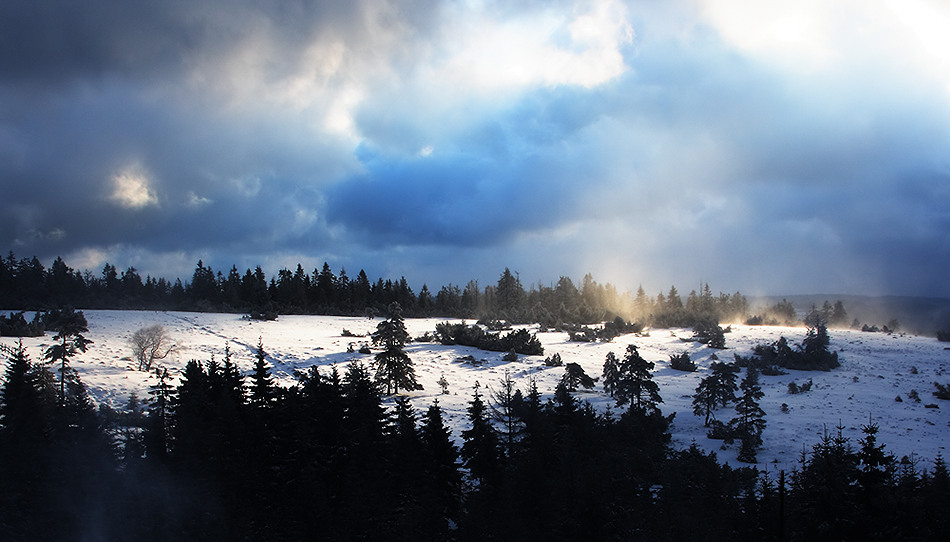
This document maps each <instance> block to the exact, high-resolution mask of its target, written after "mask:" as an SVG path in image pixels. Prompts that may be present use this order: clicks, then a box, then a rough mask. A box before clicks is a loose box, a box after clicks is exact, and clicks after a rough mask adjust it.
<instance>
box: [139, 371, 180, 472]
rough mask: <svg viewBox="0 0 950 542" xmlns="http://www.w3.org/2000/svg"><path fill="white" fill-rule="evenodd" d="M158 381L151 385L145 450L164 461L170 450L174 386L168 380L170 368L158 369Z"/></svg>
mask: <svg viewBox="0 0 950 542" xmlns="http://www.w3.org/2000/svg"><path fill="white" fill-rule="evenodd" d="M155 376H156V377H157V378H158V382H156V383H155V384H154V385H152V386H150V387H149V392H148V394H149V395H151V396H152V400H151V406H150V408H149V412H148V419H147V420H146V427H145V435H144V437H145V443H144V444H145V452H146V454H147V456H148V457H150V458H153V459H156V460H158V461H163V460H164V459H165V458H166V456H167V455H168V452H169V448H170V446H169V444H170V442H169V431H170V430H171V427H170V425H171V419H170V418H171V407H172V394H173V390H172V386H171V383H170V382H169V380H168V378H169V377H168V369H166V368H164V367H163V368H161V369H156V371H155Z"/></svg>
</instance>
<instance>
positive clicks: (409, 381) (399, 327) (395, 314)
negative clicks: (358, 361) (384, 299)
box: [373, 302, 422, 395]
mask: <svg viewBox="0 0 950 542" xmlns="http://www.w3.org/2000/svg"><path fill="white" fill-rule="evenodd" d="M409 341H410V337H409V332H408V331H406V324H405V322H403V319H402V308H401V307H400V306H399V303H396V302H393V303H390V304H389V317H388V318H387V319H385V320H383V321H382V322H380V323H379V325H378V326H377V327H376V332H375V333H373V343H375V344H378V345H382V347H383V351H382V352H380V353H378V354H376V357H375V363H376V381H377V382H379V383H380V384H385V386H386V395H392V394H394V393H399V388H402V389H404V390H407V391H412V390H419V389H422V386H420V385H419V384H418V383H417V382H416V372H415V369H413V366H412V359H411V358H410V357H409V355H408V354H406V352H405V351H404V350H403V349H404V348H405V346H406V344H407V343H408V342H409Z"/></svg>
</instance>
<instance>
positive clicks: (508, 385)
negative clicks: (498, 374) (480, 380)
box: [489, 369, 523, 457]
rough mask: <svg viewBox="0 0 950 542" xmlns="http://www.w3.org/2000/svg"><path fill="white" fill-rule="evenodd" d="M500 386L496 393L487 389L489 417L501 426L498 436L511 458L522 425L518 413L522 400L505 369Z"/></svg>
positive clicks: (508, 372)
mask: <svg viewBox="0 0 950 542" xmlns="http://www.w3.org/2000/svg"><path fill="white" fill-rule="evenodd" d="M500 384H501V386H500V387H499V389H498V390H497V391H495V390H492V389H491V388H489V397H490V398H491V404H490V409H491V417H492V419H494V420H495V421H497V422H498V423H500V424H501V426H502V430H501V431H500V436H501V438H502V440H503V441H504V444H505V451H506V453H507V456H508V457H511V455H512V454H513V453H514V448H515V443H516V442H517V441H518V439H519V437H520V435H521V431H522V425H523V424H522V422H521V418H520V416H519V415H518V413H519V411H520V410H521V402H522V401H523V399H522V397H521V391H520V390H518V389H517V388H515V382H514V380H512V379H511V372H510V371H509V370H508V369H505V376H504V377H503V378H502V380H501V383H500Z"/></svg>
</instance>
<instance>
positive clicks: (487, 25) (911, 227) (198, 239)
mask: <svg viewBox="0 0 950 542" xmlns="http://www.w3.org/2000/svg"><path fill="white" fill-rule="evenodd" d="M947 28H950V7H947V5H946V4H945V3H943V2H940V1H937V0H933V1H924V0H902V1H901V2H892V1H885V0H875V1H866V0H860V1H859V0H854V1H849V0H845V1H840V2H833V3H829V2H822V1H810V0H809V1H802V2H794V3H789V2H777V1H776V2H773V1H767V2H756V3H754V4H752V3H749V2H743V1H738V0H737V1H722V0H716V1H712V0H710V1H703V0H693V1H689V0H682V1H669V2H654V1H643V2H636V1H630V2H621V1H611V0H605V1H590V2H535V1H524V2H492V1H468V2H465V1H459V2H438V1H415V2H412V1H406V2H396V1H392V2H381V1H377V0H372V1H370V0H367V1H353V2H336V1H324V2H297V1H276V2H267V3H265V4H263V5H259V3H258V2H231V1H229V2H200V3H195V2H191V1H167V2H145V3H141V2H124V1H104V2H96V3H91V4H90V3H82V2H80V3H76V2H46V3H44V5H43V7H37V6H36V5H35V3H33V2H25V1H11V2H4V3H3V5H2V6H0V250H4V251H5V250H7V249H12V250H13V251H14V252H15V253H16V255H17V256H18V257H28V256H32V255H36V256H38V257H40V258H41V259H42V260H43V261H44V263H47V264H48V263H49V262H50V261H51V260H52V259H53V258H54V257H56V256H62V257H63V258H64V259H65V260H66V262H67V263H68V264H69V265H71V266H73V267H76V268H79V269H90V270H92V271H94V272H98V271H99V270H101V269H102V266H103V264H104V263H106V262H110V263H112V264H114V265H116V266H118V267H119V268H120V269H124V268H126V267H128V266H135V267H136V268H137V269H139V270H140V272H141V273H142V275H143V276H144V275H145V274H151V275H152V276H163V277H168V278H174V277H182V278H183V279H187V278H188V277H190V275H191V272H192V270H193V269H194V267H195V263H196V262H197V261H198V260H199V259H203V260H204V262H205V263H207V264H210V265H211V266H212V267H214V269H215V270H221V269H222V268H223V270H224V271H226V270H227V269H229V268H230V266H231V265H232V264H234V265H237V266H238V268H239V269H240V270H242V271H243V269H244V268H246V267H251V268H253V267H254V266H255V265H258V264H260V265H262V266H263V267H264V269H265V270H266V271H267V272H268V273H269V274H270V273H273V272H275V271H276V270H277V268H279V267H281V266H295V265H296V264H297V263H298V262H299V263H302V264H303V265H304V267H305V268H308V270H309V269H313V268H314V267H317V266H319V265H321V264H322V262H324V261H327V262H328V263H329V264H330V265H331V266H332V267H333V268H334V269H335V270H337V269H339V268H341V267H345V268H346V269H347V270H348V271H349V272H350V273H351V274H355V272H356V271H357V270H358V269H359V268H365V269H366V271H367V274H368V275H369V276H370V277H377V276H399V275H405V276H407V277H408V278H410V279H411V280H412V281H413V287H415V288H418V287H419V286H421V283H422V282H428V283H429V284H430V285H438V284H445V283H448V282H455V283H459V282H461V283H464V282H465V281H467V280H469V279H471V278H475V279H479V280H484V281H486V282H492V281H494V280H495V279H497V277H498V273H499V272H500V271H501V270H502V269H503V268H504V267H505V266H508V267H510V268H511V269H512V270H518V271H519V273H520V276H521V280H522V282H524V283H525V284H526V285H528V284H531V283H534V282H536V281H539V280H540V281H543V282H545V283H548V282H552V281H555V280H556V279H557V276H558V275H572V276H574V277H579V276H582V275H583V274H584V273H586V272H592V273H594V274H595V276H596V277H597V278H598V279H599V280H603V281H611V282H613V283H615V284H617V285H618V286H619V287H620V288H632V289H635V288H636V287H637V285H638V284H643V286H644V287H645V288H646V289H647V290H648V291H658V290H663V289H666V288H668V287H669V285H670V284H673V283H675V284H681V285H683V287H684V288H686V289H687V290H688V288H689V287H690V286H692V285H696V286H698V284H699V281H700V280H703V281H707V282H709V283H711V284H712V286H713V288H714V289H717V290H723V291H735V290H739V289H741V290H742V291H743V292H744V293H749V294H760V293H761V294H785V293H789V294H791V293H819V292H834V293H842V294H909V295H936V296H944V297H950V283H948V282H947V280H946V270H947V268H948V265H950V182H948V181H950V163H948V162H950V122H948V121H950V57H948V56H947V51H948V50H950V37H948V34H947V32H946V29H947Z"/></svg>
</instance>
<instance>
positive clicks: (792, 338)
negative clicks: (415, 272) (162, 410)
mask: <svg viewBox="0 0 950 542" xmlns="http://www.w3.org/2000/svg"><path fill="white" fill-rule="evenodd" d="M85 314H86V318H87V319H88V321H89V332H88V333H87V334H86V337H87V338H89V339H91V340H92V341H93V344H92V345H91V346H90V348H89V351H88V352H87V353H85V354H83V355H81V356H79V357H77V358H76V359H75V360H74V361H73V364H72V365H73V367H74V368H75V369H76V370H77V371H78V372H79V373H80V375H81V378H82V380H83V382H84V383H85V384H86V386H87V388H88V389H89V391H90V394H91V395H92V396H93V398H94V399H95V400H96V401H98V402H100V403H106V404H109V405H110V406H112V407H115V408H122V407H124V406H125V404H126V403H127V401H128V397H129V395H130V394H132V393H135V394H137V395H138V397H139V398H144V397H147V392H148V388H149V386H150V385H151V384H153V383H154V381H155V378H154V375H152V374H149V373H143V372H140V371H137V370H135V369H134V364H133V362H132V360H131V357H130V356H131V348H130V347H129V344H128V340H129V338H130V337H131V335H132V333H134V332H135V331H136V330H138V329H140V328H142V327H145V326H148V325H153V324H159V325H162V326H164V327H165V329H166V330H167V331H168V332H169V333H170V334H171V335H172V336H173V338H175V339H176V340H177V341H178V342H179V343H180V344H181V347H182V348H181V351H180V353H179V354H178V355H177V356H176V357H174V358H173V359H171V358H170V359H166V360H162V361H161V362H159V364H161V365H163V366H165V367H167V368H168V369H169V372H170V373H173V374H176V375H177V373H178V371H179V370H180V369H181V368H183V367H184V365H185V363H186V362H187V361H188V360H191V359H199V360H208V359H209V358H210V357H211V355H215V356H216V357H217V358H218V359H220V358H221V356H223V353H224V348H225V345H226V344H230V348H231V352H232V357H233V359H234V360H235V361H236V363H237V364H238V365H239V366H240V367H241V368H242V369H244V370H245V371H249V370H250V368H251V366H252V364H253V362H254V353H255V351H256V347H257V342H258V339H259V338H260V339H261V340H262V341H263V343H264V348H265V350H266V351H267V352H268V355H269V358H268V360H269V361H270V363H271V365H272V366H273V373H274V375H275V376H276V377H277V378H278V379H279V380H280V382H281V383H282V384H283V385H291V384H292V383H293V382H294V376H293V373H294V371H295V370H306V369H307V368H309V367H311V366H314V365H316V366H319V367H320V368H321V369H322V370H327V369H329V367H330V366H331V365H341V371H342V365H345V364H346V363H348V362H350V361H351V360H358V361H362V362H363V363H366V364H369V363H370V361H372V356H371V355H364V354H359V353H348V352H347V347H348V345H349V344H350V343H353V342H356V343H358V342H359V341H368V340H369V339H368V337H367V338H364V339H359V338H352V337H343V336H341V333H342V331H343V330H344V329H346V330H348V331H350V332H351V333H354V334H367V335H368V334H369V333H371V332H372V331H374V330H375V329H376V324H377V323H378V322H379V319H376V320H369V319H367V318H355V317H351V318H347V317H329V316H281V317H280V318H279V319H278V320H277V321H274V322H257V321H250V320H246V319H243V318H242V317H241V316H240V315H234V314H206V313H184V312H141V311H85ZM440 321H442V319H411V320H407V321H406V326H407V328H408V330H409V332H410V334H411V335H412V336H413V337H417V336H420V335H422V334H423V333H425V332H427V331H429V332H432V331H434V330H435V325H436V324H437V323H438V322H440ZM804 333H805V330H804V328H787V327H749V326H733V330H732V332H731V333H729V334H727V335H726V345H727V349H726V350H712V349H710V348H707V347H705V346H703V345H700V344H697V343H693V342H687V341H683V340H681V338H687V339H688V338H689V337H690V335H691V331H690V330H681V329H673V330H667V329H656V330H652V332H651V333H650V335H649V336H647V337H640V336H636V335H625V336H621V337H618V338H616V339H615V340H614V341H613V342H612V343H572V342H568V337H567V334H565V333H540V334H538V338H539V339H540V340H541V342H542V344H543V345H544V349H545V354H546V355H550V354H553V353H555V352H557V353H560V354H561V357H562V358H563V360H564V362H565V363H567V362H577V363H579V364H580V365H581V366H582V367H583V368H584V369H585V370H586V371H587V373H588V374H590V375H591V376H593V377H599V376H600V374H601V371H602V366H603V362H604V357H605V356H606V354H607V352H610V351H613V352H614V353H615V354H617V356H618V357H622V356H623V353H624V350H625V349H626V345H627V344H635V345H637V347H638V348H639V350H640V353H641V355H642V356H643V357H644V358H646V359H647V360H650V361H654V362H656V369H655V372H654V379H655V380H656V382H658V383H659V385H660V394H661V395H662V397H663V400H664V402H663V404H662V405H661V407H662V410H663V413H664V414H670V413H676V417H675V419H674V421H673V426H672V433H673V440H674V445H675V446H677V447H685V446H688V445H689V444H690V442H692V441H695V442H696V443H697V444H698V445H699V446H701V447H702V448H705V449H707V450H715V451H716V452H717V454H718V456H719V458H720V459H721V460H723V461H726V462H729V463H732V464H736V460H735V456H736V449H735V446H733V447H729V448H726V449H721V448H720V447H721V444H722V443H721V442H720V441H713V440H710V439H708V438H706V436H705V429H704V428H703V420H702V418H700V417H698V416H695V415H693V414H692V406H691V401H692V398H691V395H692V393H693V392H694V390H695V388H696V386H697V384H698V383H699V381H700V379H701V378H703V376H705V375H706V374H707V371H708V365H709V363H710V357H711V355H712V354H714V353H715V354H716V355H717V356H719V358H720V359H721V360H722V361H732V355H733V353H739V354H740V355H748V354H749V353H750V352H751V350H752V348H753V346H755V345H756V344H760V343H767V342H772V341H775V340H777V339H778V338H779V336H782V335H784V336H785V337H786V338H787V339H788V340H789V342H790V343H791V344H797V343H799V342H801V339H802V338H803V337H804ZM2 342H3V344H7V345H11V346H12V345H13V344H15V339H11V338H3V340H2ZM50 342H51V339H50V335H47V336H46V337H45V338H44V337H39V338H30V339H24V340H23V344H24V346H25V347H26V348H27V352H28V353H29V355H30V358H31V359H32V360H33V361H39V360H41V359H42V353H43V351H44V350H45V349H46V347H47V346H49V344H50ZM357 347H358V345H357ZM831 347H832V349H834V350H837V351H838V352H839V359H840V361H841V367H840V368H838V369H836V370H834V371H832V372H828V373H823V372H803V371H789V374H788V375H784V376H762V378H761V383H762V387H763V391H764V392H765V397H764V398H763V399H762V401H761V404H762V408H763V409H764V410H765V412H766V415H767V417H766V421H767V424H768V425H767V428H766V430H765V433H764V435H763V439H764V447H763V449H762V450H761V451H760V453H759V455H758V458H759V467H760V468H763V469H768V470H777V469H780V468H781V469H790V468H793V467H795V466H796V465H797V461H798V459H799V457H800V455H801V452H802V450H803V449H806V450H810V449H811V446H812V445H813V444H815V443H816V442H818V441H819V440H820V439H821V436H822V434H823V432H824V431H835V430H836V429H835V427H836V426H838V425H841V426H842V427H843V428H844V431H845V435H846V436H848V437H850V438H851V439H852V442H853V443H854V444H855V445H857V440H858V439H859V438H861V432H860V428H861V426H862V425H864V424H867V423H868V422H869V421H871V422H874V423H876V424H878V425H879V426H880V433H879V435H878V440H879V442H883V443H884V444H886V446H887V448H886V449H887V450H889V451H891V452H893V453H894V454H896V455H897V456H898V457H900V456H902V455H910V454H915V455H916V456H917V457H918V458H919V459H922V460H925V461H930V460H932V459H933V458H934V457H936V455H937V453H938V452H939V453H943V455H944V456H946V455H948V454H947V452H946V450H945V447H946V446H947V444H948V443H950V402H946V401H940V400H937V399H936V398H934V397H933V395H932V392H933V390H934V385H933V383H934V382H935V381H938V382H941V383H944V384H946V383H948V382H950V373H948V374H944V367H945V365H946V362H947V360H948V359H950V351H948V350H945V349H944V344H943V343H939V342H937V341H936V340H935V339H932V338H926V337H916V336H905V335H886V334H882V333H862V332H859V331H851V330H832V331H831ZM407 352H408V353H409V354H410V355H411V357H412V359H413V361H414V363H415V368H416V374H417V377H418V379H419V381H420V383H421V384H423V386H424V388H425V389H424V390H422V391H416V392H412V393H411V394H410V398H411V399H412V402H413V404H414V405H415V407H416V409H417V410H418V411H422V410H424V409H425V408H426V407H427V406H428V405H429V404H430V403H431V402H432V401H433V400H434V399H438V400H439V404H440V405H441V406H442V407H443V408H444V409H445V411H446V418H447V420H448V423H450V424H451V425H452V426H453V427H454V430H453V434H454V435H455V437H456V438H458V436H459V434H460V432H461V430H462V429H463V428H464V427H465V408H466V407H467V403H468V401H469V400H470V399H471V395H472V390H473V387H474V385H475V383H476V382H478V383H479V384H480V385H481V386H482V391H483V393H484V392H485V387H488V388H494V389H497V388H498V387H499V381H500V379H501V378H502V377H503V375H504V372H505V371H506V370H507V371H509V372H510V374H511V376H512V378H513V379H514V380H515V382H516V384H517V386H518V387H520V388H522V389H523V390H526V389H527V388H528V386H529V382H530V379H532V378H534V379H536V380H537V385H538V388H539V390H541V392H542V393H543V394H545V395H548V396H549V395H550V394H551V393H552V392H553V390H554V387H555V386H556V384H557V381H558V379H559V378H560V377H561V375H562V374H563V371H564V370H563V369H562V368H548V367H545V366H544V365H543V363H542V361H543V356H519V361H516V362H504V361H502V355H503V354H501V353H495V352H486V351H482V350H478V349H474V348H468V347H458V346H451V347H450V346H442V345H439V344H435V343H419V342H416V343H413V344H411V345H410V346H409V347H408V348H407ZM681 352H688V353H689V355H690V357H691V358H692V359H693V360H694V361H695V362H696V363H697V364H698V365H699V366H700V368H699V370H698V371H697V372H694V373H684V372H680V371H676V370H673V369H671V368H670V367H669V359H670V355H673V354H679V353H681ZM463 356H472V357H474V358H475V360H476V361H477V362H480V363H478V364H476V365H473V364H471V363H466V362H462V361H458V358H461V357H463ZM915 369H916V370H915ZM443 374H444V375H445V378H446V380H447V381H448V383H449V393H448V394H447V395H443V394H441V393H440V392H441V390H440V386H439V385H438V384H437V381H438V380H439V378H440V376H441V375H443ZM809 379H811V380H813V381H814V386H813V388H812V390H811V391H810V392H807V393H803V394H797V395H790V394H789V393H788V383H789V382H791V381H793V380H794V381H796V382H797V383H799V384H801V383H804V382H807V381H808V380H809ZM913 390H916V391H917V392H918V394H919V396H920V399H921V402H916V401H914V400H913V399H911V398H909V397H908V395H909V394H910V393H911V392H912V391H913ZM577 396H578V398H579V399H581V400H587V401H590V402H591V403H592V404H593V405H594V406H595V407H596V408H597V409H598V410H603V409H606V407H607V406H608V405H611V404H612V401H611V400H610V399H609V398H608V397H606V396H605V394H604V393H603V389H602V387H601V383H598V385H597V387H596V388H595V389H594V390H591V391H582V392H579V393H578V394H577ZM898 396H900V397H901V399H903V401H902V402H897V401H895V398H896V397H898ZM783 404H786V405H787V412H785V411H783V408H782V405H783ZM927 404H937V405H938V406H939V408H926V405H927ZM733 415H734V413H733V411H732V410H731V409H729V408H726V409H722V410H720V411H719V412H718V417H719V418H720V419H722V420H724V421H728V420H729V419H730V418H732V417H733Z"/></svg>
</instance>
